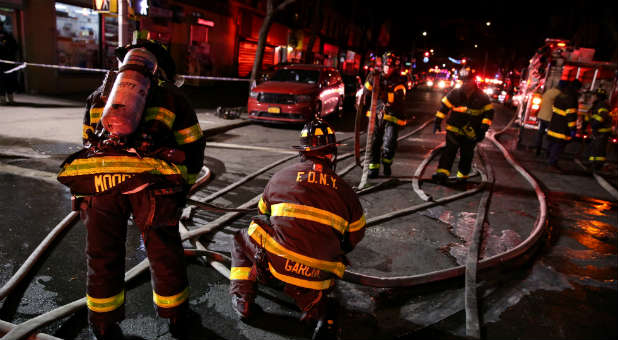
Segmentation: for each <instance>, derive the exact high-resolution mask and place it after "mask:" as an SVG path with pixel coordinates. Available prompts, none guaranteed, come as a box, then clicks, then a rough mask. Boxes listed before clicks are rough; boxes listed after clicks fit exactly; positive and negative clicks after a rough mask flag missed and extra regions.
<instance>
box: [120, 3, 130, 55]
mask: <svg viewBox="0 0 618 340" xmlns="http://www.w3.org/2000/svg"><path fill="white" fill-rule="evenodd" d="M128 6H129V4H128V3H127V0H118V46H125V45H127V44H129V42H130V40H129V8H128Z"/></svg>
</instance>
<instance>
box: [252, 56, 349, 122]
mask: <svg viewBox="0 0 618 340" xmlns="http://www.w3.org/2000/svg"><path fill="white" fill-rule="evenodd" d="M343 100H344V84H343V81H342V79H341V75H340V74H339V71H337V69H335V68H332V67H328V66H323V65H304V64H292V65H286V66H282V67H279V68H276V70H275V72H274V73H273V74H272V75H271V76H270V77H269V80H268V81H265V82H263V83H261V84H259V85H258V86H256V87H254V88H253V89H252V90H251V93H250V95H249V101H248V103H247V110H248V111H249V119H253V120H257V121H269V122H280V123H284V122H290V123H304V122H307V121H310V120H311V119H313V117H314V116H315V115H316V114H317V115H318V116H320V117H324V116H326V115H329V114H332V113H333V112H335V113H338V112H341V111H342V110H343Z"/></svg>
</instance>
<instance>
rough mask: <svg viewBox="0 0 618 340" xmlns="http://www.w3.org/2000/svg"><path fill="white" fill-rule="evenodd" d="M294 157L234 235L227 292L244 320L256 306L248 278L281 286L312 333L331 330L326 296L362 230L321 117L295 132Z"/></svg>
mask: <svg viewBox="0 0 618 340" xmlns="http://www.w3.org/2000/svg"><path fill="white" fill-rule="evenodd" d="M300 141H301V145H300V146H298V147H295V148H296V149H297V150H299V153H300V159H301V161H300V163H298V164H294V165H291V166H288V167H287V168H284V169H282V170H280V171H279V172H277V173H276V174H275V175H273V177H272V178H271V179H270V181H269V182H268V184H267V185H266V187H265V189H264V193H263V195H262V197H261V199H260V201H259V204H258V209H259V213H260V215H259V216H257V217H255V218H254V219H253V220H252V221H251V224H250V226H249V228H248V229H244V230H241V231H239V232H237V233H236V234H235V235H234V245H233V247H232V267H231V274H230V280H231V285H230V294H231V297H232V306H233V308H234V310H235V311H236V313H237V314H238V315H239V317H240V318H241V320H243V321H247V320H249V319H250V318H251V316H252V315H254V314H255V313H256V312H257V311H258V310H259V309H257V308H259V307H257V306H256V305H255V304H254V303H253V301H254V299H255V295H256V283H257V282H260V283H262V284H269V285H272V286H278V287H283V291H284V292H285V293H286V294H287V295H289V296H290V297H291V298H292V299H293V300H294V301H295V303H296V305H297V306H298V308H300V310H301V311H302V313H303V314H302V317H301V320H302V321H306V322H309V323H311V324H312V325H313V324H314V323H315V330H314V334H313V339H328V338H332V336H334V334H333V333H334V332H335V329H336V322H335V316H336V312H335V311H336V308H335V307H334V306H333V305H332V304H333V303H334V300H333V299H332V298H329V297H328V295H329V293H330V292H331V290H332V289H333V286H334V284H335V279H336V278H341V277H342V276H343V272H344V270H345V264H344V262H345V257H344V256H345V254H346V253H348V252H350V251H351V250H352V249H354V247H355V246H356V244H357V243H358V242H360V240H361V239H362V238H363V236H364V233H365V215H364V213H363V209H362V206H361V203H360V201H359V199H358V196H357V195H356V193H355V192H354V190H353V189H352V188H351V187H350V186H349V185H348V184H347V183H346V182H344V181H343V179H342V178H340V177H339V176H337V174H336V173H335V162H336V157H337V144H336V140H335V132H334V130H333V128H332V127H331V126H330V125H329V124H328V123H326V122H325V121H323V120H320V119H317V118H316V119H315V120H313V121H311V122H309V123H307V124H306V125H305V126H304V128H303V130H302V131H301V137H300Z"/></svg>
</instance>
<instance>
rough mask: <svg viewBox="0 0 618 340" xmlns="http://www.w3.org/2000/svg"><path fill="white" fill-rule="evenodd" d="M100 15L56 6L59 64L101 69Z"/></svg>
mask: <svg viewBox="0 0 618 340" xmlns="http://www.w3.org/2000/svg"><path fill="white" fill-rule="evenodd" d="M99 27H100V23H99V14H98V13H97V12H95V11H93V10H91V9H90V8H85V7H78V6H73V5H68V4H64V3H61V2H57V3H56V47H57V51H58V64H60V65H68V66H78V67H98V66H99V65H100V62H99Z"/></svg>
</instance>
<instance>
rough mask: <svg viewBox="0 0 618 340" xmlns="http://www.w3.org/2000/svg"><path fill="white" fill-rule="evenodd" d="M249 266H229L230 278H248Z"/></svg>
mask: <svg viewBox="0 0 618 340" xmlns="http://www.w3.org/2000/svg"><path fill="white" fill-rule="evenodd" d="M249 273H251V267H232V268H230V280H249Z"/></svg>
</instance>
